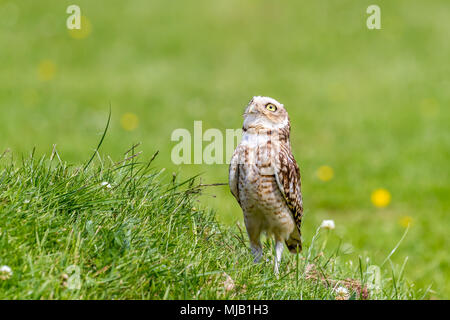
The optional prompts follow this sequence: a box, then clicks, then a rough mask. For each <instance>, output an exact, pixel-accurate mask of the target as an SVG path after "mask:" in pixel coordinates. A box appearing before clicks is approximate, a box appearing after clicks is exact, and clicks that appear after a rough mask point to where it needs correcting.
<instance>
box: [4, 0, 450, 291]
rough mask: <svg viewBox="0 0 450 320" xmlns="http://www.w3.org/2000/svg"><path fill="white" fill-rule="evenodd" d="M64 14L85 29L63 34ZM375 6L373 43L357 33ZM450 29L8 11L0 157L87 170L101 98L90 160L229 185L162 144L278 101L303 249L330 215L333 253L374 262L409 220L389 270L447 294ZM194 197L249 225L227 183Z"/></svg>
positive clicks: (336, 8) (331, 17)
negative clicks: (52, 158) (265, 101)
mask: <svg viewBox="0 0 450 320" xmlns="http://www.w3.org/2000/svg"><path fill="white" fill-rule="evenodd" d="M74 3H75V4H77V5H79V6H80V8H81V12H82V15H83V19H82V29H81V30H80V31H72V32H69V31H68V30H67V28H66V19H67V17H68V16H69V15H68V14H67V13H66V8H67V6H68V5H70V4H74ZM371 4H377V5H379V6H380V7H381V26H382V29H381V30H369V29H368V28H367V27H366V19H367V17H368V16H369V15H368V14H367V13H366V8H367V7H368V6H369V5H371ZM449 17H450V4H449V2H448V0H442V1H437V0H436V1H422V0H408V1H407V0H398V1H380V0H377V1H373V0H370V1H364V0H353V1H350V0H328V1H324V0H320V1H278V2H275V1H268V0H263V1H256V0H248V1H237V0H226V1H225V0H216V1H210V0H209V1H206V0H203V1H144V0H141V1H138V0H132V1H126V2H125V1H104V0H103V1H100V0H97V1H87V0H77V1H56V0H54V1H44V0H40V1H31V0H28V1H3V0H2V1H0V120H1V122H0V154H1V153H2V152H3V150H5V149H7V148H9V149H11V151H12V153H13V155H14V156H15V157H16V159H19V158H20V155H21V154H28V153H30V152H31V150H32V149H33V147H36V150H37V153H38V154H43V153H46V154H50V152H51V149H52V145H53V144H56V145H57V148H58V151H59V153H60V155H61V157H62V158H63V159H64V160H66V161H69V162H71V163H74V164H80V163H82V162H83V161H86V160H87V159H88V158H89V157H90V155H91V154H92V151H93V149H94V148H95V146H96V144H97V143H98V140H99V139H100V137H101V134H102V131H103V128H104V126H105V123H106V119H107V115H108V108H109V104H110V103H111V105H112V123H111V127H110V130H109V132H108V135H107V137H106V140H105V143H104V144H103V146H102V149H101V154H104V155H110V156H111V158H112V159H114V160H120V159H121V158H122V157H123V152H124V151H126V150H127V149H128V148H129V147H130V146H131V144H132V143H136V142H142V145H141V146H140V147H139V150H142V151H144V154H143V157H145V158H147V159H148V158H150V157H151V155H152V154H153V152H155V151H156V150H160V155H159V156H158V158H157V161H156V165H157V166H158V167H164V168H166V169H167V171H166V172H167V173H168V174H167V176H168V177H170V176H171V173H172V172H177V173H179V174H180V175H181V176H182V177H188V176H191V175H194V174H198V173H202V180H203V182H204V183H217V182H227V173H228V166H227V165H226V164H224V165H182V166H175V165H174V164H173V163H172V161H171V157H170V156H171V153H170V152H171V149H172V147H173V146H175V145H176V142H171V140H170V137H171V133H172V131H173V130H174V129H176V128H186V129H188V130H189V131H191V132H192V131H193V125H194V120H202V121H203V130H204V131H205V130H206V129H208V128H218V129H220V130H222V131H223V132H225V129H227V128H236V129H237V128H240V127H241V125H242V113H243V110H244V108H245V106H246V104H247V103H248V101H249V100H250V99H251V97H252V96H254V95H265V96H271V97H273V98H275V99H277V100H279V101H280V102H282V103H283V104H284V105H285V106H286V108H287V110H288V112H289V114H290V118H291V122H292V147H293V151H294V155H295V157H296V159H297V161H298V162H299V165H300V169H301V172H302V186H303V195H304V205H305V219H304V225H303V228H304V238H305V241H306V242H307V243H308V241H310V240H311V237H312V234H313V233H314V231H315V229H316V228H317V227H318V225H319V224H320V222H321V221H322V220H323V219H333V220H335V222H336V229H335V230H334V238H333V239H334V240H335V241H334V242H333V243H332V244H331V246H337V245H338V242H339V241H340V240H339V239H342V242H343V243H345V244H346V249H347V251H348V253H349V255H348V256H349V259H356V258H357V257H358V256H359V255H369V256H371V257H373V261H372V263H375V264H381V263H382V261H383V260H384V258H385V257H386V256H387V255H388V254H389V252H390V251H391V250H392V249H393V248H394V247H395V245H396V244H397V242H398V241H399V239H400V238H401V236H402V234H403V233H404V231H405V228H406V227H407V225H408V224H409V225H410V229H409V232H408V234H407V236H406V238H405V240H404V241H403V242H402V243H401V245H400V247H399V248H398V250H397V251H396V252H395V254H394V255H393V261H394V263H397V264H401V263H403V261H404V259H405V258H406V257H408V263H407V267H406V275H407V277H408V278H409V279H411V280H412V281H413V282H415V283H416V286H417V287H419V288H427V287H428V286H429V285H431V286H432V287H431V289H432V290H433V291H434V293H433V294H432V296H433V297H436V298H449V297H450V264H449V251H448V250H449V249H448V248H449V245H450V241H449V227H450V221H449V216H448V214H449V208H450V200H449V195H450V188H449V170H448V165H449V159H450V154H449V150H450V134H449V129H448V128H449V123H450V112H449V109H448V105H449V102H450V90H449V89H450V76H449V75H450V63H449V62H450V59H449V57H450V36H449V35H450V19H449ZM206 144H207V143H205V145H206ZM224 160H228V159H224ZM378 189H382V191H379V192H374V191H375V190H378ZM202 201H203V205H209V206H211V207H213V208H214V209H215V210H216V211H217V215H218V218H219V219H220V220H221V221H223V222H224V223H230V224H231V223H235V222H236V221H238V220H242V219H241V212H240V209H239V207H238V205H237V203H236V202H235V200H234V198H233V197H232V196H231V194H230V193H229V190H228V187H215V188H211V189H208V190H207V194H206V196H205V197H203V200H202Z"/></svg>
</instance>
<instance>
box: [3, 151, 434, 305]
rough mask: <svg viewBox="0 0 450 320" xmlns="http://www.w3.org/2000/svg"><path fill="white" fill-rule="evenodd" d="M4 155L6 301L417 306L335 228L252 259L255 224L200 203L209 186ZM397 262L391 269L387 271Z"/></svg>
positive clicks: (128, 163) (140, 169)
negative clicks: (277, 254) (355, 256)
mask: <svg viewBox="0 0 450 320" xmlns="http://www.w3.org/2000/svg"><path fill="white" fill-rule="evenodd" d="M50 158H51V159H48V158H45V157H42V158H40V159H37V158H36V157H35V156H30V157H28V158H26V159H22V160H21V161H18V160H12V159H11V158H10V157H6V156H3V158H2V159H0V266H4V265H6V266H9V267H10V268H11V272H10V273H3V280H0V299H360V298H361V299H362V298H370V299H391V298H394V299H408V298H421V297H422V296H423V295H424V294H425V295H426V293H423V292H418V291H415V290H412V289H411V288H412V285H411V284H409V283H408V282H407V281H405V280H404V279H403V277H402V270H403V269H402V268H399V267H395V266H392V267H391V268H385V269H383V268H382V269H380V268H378V267H377V266H371V265H370V260H369V259H367V258H363V257H361V258H360V259H359V261H357V262H356V263H352V262H348V261H347V262H344V261H343V260H342V259H341V257H340V255H341V252H342V250H343V248H339V247H338V248H337V250H335V249H333V250H329V249H328V248H327V245H326V239H327V231H326V230H323V229H320V228H319V229H318V230H317V233H316V235H315V236H314V238H313V239H311V241H310V245H309V246H306V247H305V249H304V252H302V253H301V254H299V255H290V254H288V253H286V252H285V253H284V256H283V261H282V265H281V270H280V272H281V274H280V278H279V279H277V278H276V277H275V276H274V274H273V263H272V260H273V254H272V252H273V250H272V249H273V244H272V242H271V241H270V240H267V239H266V240H265V241H264V252H265V258H266V259H264V260H265V261H264V262H262V263H260V264H256V265H255V264H253V263H252V257H251V254H250V252H249V249H248V243H247V236H246V234H245V229H244V228H242V227H240V226H239V225H236V226H232V227H228V226H224V225H221V224H220V223H218V222H217V221H216V219H215V214H214V212H213V211H212V210H208V209H201V208H198V207H197V206H198V202H197V197H198V195H199V193H200V192H201V191H202V189H203V188H204V186H202V185H199V184H197V183H196V180H195V179H194V178H192V179H189V180H187V181H183V182H179V181H178V180H177V178H176V177H175V176H174V177H170V178H168V177H167V176H164V175H163V174H162V171H161V170H157V169H155V168H152V167H151V161H149V162H147V163H140V162H138V161H137V160H136V159H137V158H134V157H129V158H127V159H125V160H124V161H122V162H119V163H114V162H112V161H109V160H108V162H111V164H108V165H107V164H105V162H106V161H105V162H103V161H99V162H98V164H96V165H93V166H91V167H89V168H87V169H86V170H84V168H83V167H82V166H80V167H77V166H71V165H68V164H66V163H64V162H62V161H61V160H59V157H58V156H57V154H56V153H54V154H53V155H52V156H51V157H50ZM386 266H387V264H386Z"/></svg>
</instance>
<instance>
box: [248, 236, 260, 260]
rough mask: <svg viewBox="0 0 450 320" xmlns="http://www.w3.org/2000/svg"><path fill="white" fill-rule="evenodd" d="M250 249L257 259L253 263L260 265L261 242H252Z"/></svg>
mask: <svg viewBox="0 0 450 320" xmlns="http://www.w3.org/2000/svg"><path fill="white" fill-rule="evenodd" d="M250 248H251V250H252V254H253V256H254V257H255V260H253V262H254V263H258V262H259V261H261V257H262V246H261V242H260V241H259V239H258V241H257V242H255V243H254V242H252V241H250Z"/></svg>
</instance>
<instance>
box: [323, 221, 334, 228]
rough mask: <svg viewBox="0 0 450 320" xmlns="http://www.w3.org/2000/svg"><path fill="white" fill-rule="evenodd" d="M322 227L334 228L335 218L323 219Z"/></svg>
mask: <svg viewBox="0 0 450 320" xmlns="http://www.w3.org/2000/svg"><path fill="white" fill-rule="evenodd" d="M320 227H321V228H323V229H328V230H333V229H334V220H323V221H322V224H321V225H320Z"/></svg>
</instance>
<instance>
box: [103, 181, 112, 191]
mask: <svg viewBox="0 0 450 320" xmlns="http://www.w3.org/2000/svg"><path fill="white" fill-rule="evenodd" d="M102 186H103V187H107V188H108V189H111V188H112V187H111V185H110V184H109V182H107V181H103V182H102Z"/></svg>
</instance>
